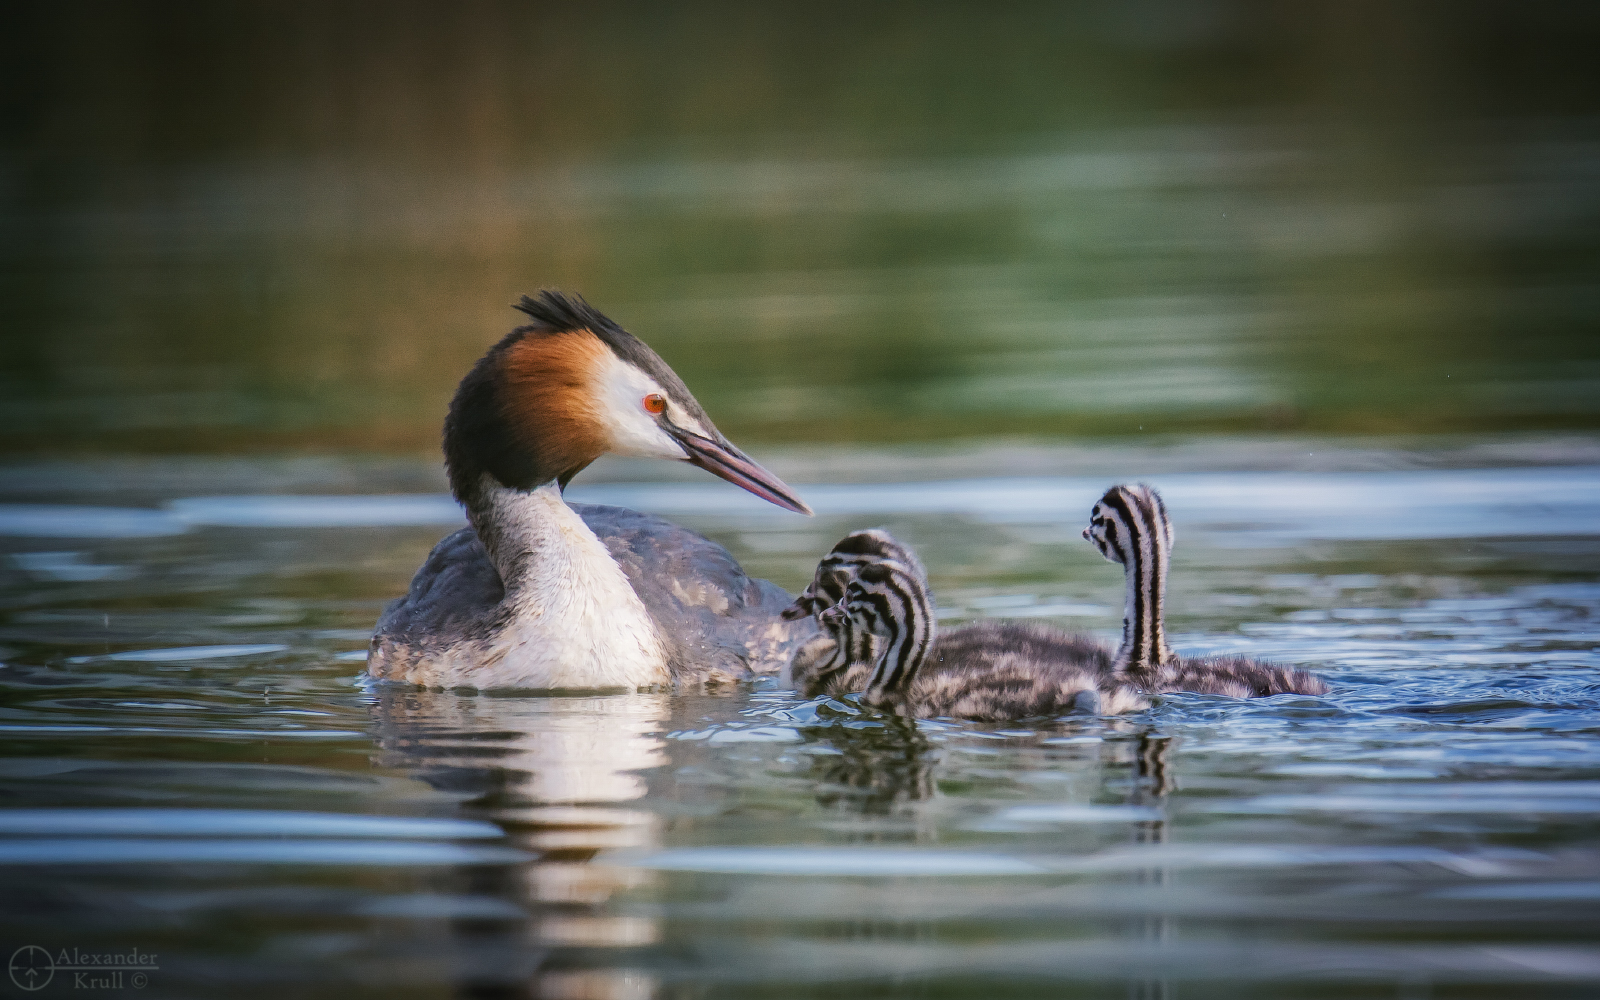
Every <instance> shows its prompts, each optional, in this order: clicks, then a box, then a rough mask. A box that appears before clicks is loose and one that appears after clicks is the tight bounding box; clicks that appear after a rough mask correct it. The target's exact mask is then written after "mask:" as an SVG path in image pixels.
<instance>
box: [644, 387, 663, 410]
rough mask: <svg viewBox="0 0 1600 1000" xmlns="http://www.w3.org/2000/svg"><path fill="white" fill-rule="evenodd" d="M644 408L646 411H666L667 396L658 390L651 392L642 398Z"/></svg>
mask: <svg viewBox="0 0 1600 1000" xmlns="http://www.w3.org/2000/svg"><path fill="white" fill-rule="evenodd" d="M644 409H645V412H646V413H665V412H667V397H665V396H663V395H661V393H659V392H652V393H651V394H650V395H648V396H646V397H645V398H644Z"/></svg>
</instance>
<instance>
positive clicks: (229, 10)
mask: <svg viewBox="0 0 1600 1000" xmlns="http://www.w3.org/2000/svg"><path fill="white" fill-rule="evenodd" d="M0 34H3V38H4V40H3V41H0V48H3V51H0V56H3V67H4V68H3V69H0V73H3V74H4V87H3V91H4V95H3V102H4V103H3V132H0V331H3V332H0V338H3V344H0V449H5V450H8V451H12V452H19V451H61V450H83V449H97V450H140V451H240V450H281V449H326V450H344V451H354V450H360V451H373V450H378V451H427V450H431V449H433V448H434V447H435V442H436V441H437V436H438V428H439V423H440V420H441V418H442V415H443V412H444V407H445V405H446V403H447V401H448V399H449V396H450V393H451V391H452V390H453V388H454V385H455V382H456V380H457V379H458V378H459V377H460V376H461V374H462V373H463V372H464V371H465V370H466V368H467V367H468V365H470V363H471V362H472V361H473V359H475V358H476V357H477V356H478V355H479V354H480V353H481V352H482V351H483V350H484V348H485V347H486V346H487V345H488V344H490V343H492V342H493V341H494V340H496V339H497V338H498V337H500V336H501V335H502V334H503V333H505V332H506V331H507V330H508V329H510V328H511V326H512V325H514V322H515V319H516V316H515V314H513V312H512V311H511V310H510V309H509V308H508V306H509V304H510V303H511V302H513V301H514V300H515V299H516V297H517V296H518V295H520V294H522V293H524V292H532V291H534V290H536V289H538V288H540V287H546V286H550V287H559V288H563V289H566V290H569V291H575V292H581V293H582V294H583V295H585V296H587V297H588V298H589V299H590V300H591V301H592V302H594V303H595V304H596V305H597V306H599V307H600V308H601V309H602V310H604V311H606V312H608V313H610V314H611V315H613V316H614V317H615V318H616V319H618V320H619V321H621V322H622V323H623V324H624V325H625V326H627V327H628V328H629V329H631V330H632V331H633V332H635V333H637V334H639V335H640V336H642V337H643V338H644V339H645V340H646V341H647V342H649V343H650V344H651V345H652V346H654V347H655V348H656V349H657V350H658V351H659V352H660V353H661V354H662V355H663V356H664V357H665V358H666V359H667V360H668V361H669V363H671V364H672V365H673V366H674V367H675V368H676V369H677V370H678V371H679V373H680V374H682V375H683V376H684V378H685V380H686V381H687V382H688V383H689V385H690V387H691V388H692V389H693V390H694V391H695V392H696V393H697V395H698V396H699V397H700V399H701V401H702V402H703V403H704V404H705V405H706V406H707V408H708V409H709V410H710V412H711V414H712V415H713V417H714V418H715V419H716V420H717V421H718V423H719V424H720V425H721V426H722V429H723V430H724V431H726V432H728V433H729V434H730V436H732V437H734V438H735V439H736V440H739V441H741V442H745V443H760V442H785V441H819V442H829V441H865V442H875V441H876V442H894V441H919V440H920V441H927V440H940V439H948V438H953V437H961V436H983V435H999V434H1025V435H1037V436H1042V437H1065V436H1071V435H1082V434H1091V435H1120V434H1137V433H1140V432H1143V433H1147V434H1148V433H1203V432H1209V431H1234V432H1236V431H1268V432H1273V431H1288V430H1293V431H1297V432H1312V433H1316V432H1329V433H1350V432H1355V433H1368V432H1372V433H1389V432H1436V431H1471V432H1484V431H1502V430H1518V429H1536V428H1546V429H1548V428H1567V429H1579V428H1592V427H1595V426H1596V425H1597V424H1600V336H1597V335H1596V334H1597V329H1596V327H1597V322H1596V316H1597V315H1600V266H1597V265H1600V85H1597V83H1600V79H1597V78H1600V71H1597V70H1596V68H1595V67H1596V65H1597V61H1596V59H1595V57H1594V53H1595V51H1596V50H1597V49H1600V44H1597V43H1600V5H1595V4H1592V3H1587V4H1577V3H1573V4H1555V3H1545V2H1538V0H1533V2H1519V3H1487V2H1479V3H1468V2H1464V3H1453V4H1420V3H1383V2H1370V3H1368V2H1349V0H1344V2H1304V3H1289V2H1285V3H1266V2H1256V0H1238V2H1230V0H1217V2H1207V3H1175V2H1166V0H1134V2H1117V0H1106V2H1098V3H1079V4H1064V3H1053V4H1021V5H1011V6H1007V7H1006V8H1005V9H1003V10H983V9H980V7H979V5H948V6H937V5H929V4H909V3H905V4H863V3H851V4H827V3H812V4H806V5H795V6H790V7H778V6H773V5H760V4H750V5H742V6H734V5H705V4H698V5H697V4H692V3H691V4H675V5H670V6H669V5H661V6H657V7H643V6H637V5H618V4H607V3H590V4H582V5H571V6H544V5H533V4H514V3H461V4H433V3H411V4H406V3H391V4H381V5H380V4H344V5H334V4H311V3H298V4H296V3H265V2H263V3H206V4H199V3H168V4H138V3H127V4H90V3H54V4H42V3H37V4H25V5H19V6H18V7H16V8H15V9H13V10H11V11H10V13H9V14H8V19H7V22H6V25H5V29H4V31H3V33H0Z"/></svg>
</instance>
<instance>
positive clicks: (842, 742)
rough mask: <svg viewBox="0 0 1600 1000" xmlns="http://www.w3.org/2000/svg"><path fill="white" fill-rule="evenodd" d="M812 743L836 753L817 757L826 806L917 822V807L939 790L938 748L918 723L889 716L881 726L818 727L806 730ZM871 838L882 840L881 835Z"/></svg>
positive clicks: (815, 776) (816, 777)
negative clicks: (936, 771) (935, 777)
mask: <svg viewBox="0 0 1600 1000" xmlns="http://www.w3.org/2000/svg"><path fill="white" fill-rule="evenodd" d="M800 734H801V736H802V737H803V738H804V739H805V740H806V742H807V743H809V744H813V745H819V744H822V745H825V746H826V747H827V748H828V749H831V750H832V751H836V752H834V753H826V754H815V755H813V756H812V758H811V761H812V763H811V775H810V777H811V780H813V781H814V782H816V788H817V790H816V798H817V802H818V803H819V804H820V805H822V806H823V807H824V808H827V809H832V810H838V811H841V812H847V813H854V814H858V815H861V816H872V817H886V818H910V819H915V817H916V814H917V808H916V807H917V805H918V804H919V803H921V802H924V801H926V800H928V799H931V798H933V797H934V795H935V794H936V793H937V791H938V788H937V786H936V785H935V784H934V780H933V768H934V765H935V763H936V762H937V760H938V755H937V753H936V752H935V749H934V745H933V744H932V743H931V742H929V741H928V739H927V737H926V736H924V735H923V734H922V732H921V731H919V730H918V729H917V726H916V723H915V722H913V721H911V720H908V719H903V718H900V717H898V716H888V717H886V718H885V720H884V722H883V724H882V725H881V726H872V727H867V728H852V727H848V726H814V727H806V728H804V729H802V730H801V731H800ZM869 839H879V838H878V834H877V832H874V833H872V834H871V835H870V837H869Z"/></svg>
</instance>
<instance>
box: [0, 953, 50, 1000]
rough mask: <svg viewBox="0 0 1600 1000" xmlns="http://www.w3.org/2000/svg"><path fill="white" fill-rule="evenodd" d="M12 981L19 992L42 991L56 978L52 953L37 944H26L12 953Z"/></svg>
mask: <svg viewBox="0 0 1600 1000" xmlns="http://www.w3.org/2000/svg"><path fill="white" fill-rule="evenodd" d="M10 972H11V981H12V982H13V983H16V984H17V989H19V990H28V991H30V992H31V991H33V990H42V989H44V988H45V987H46V986H49V985H50V980H51V979H54V978H55V974H56V963H55V960H54V959H52V958H51V957H50V953H49V952H48V951H45V950H44V949H43V948H41V947H39V946H38V945H36V944H25V945H23V946H22V947H21V948H18V949H17V950H16V951H14V952H12V953H11V966H10Z"/></svg>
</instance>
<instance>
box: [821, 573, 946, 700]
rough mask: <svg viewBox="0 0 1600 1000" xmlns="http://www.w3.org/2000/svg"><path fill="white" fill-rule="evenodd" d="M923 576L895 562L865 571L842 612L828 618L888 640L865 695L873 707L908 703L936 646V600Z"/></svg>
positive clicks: (846, 597) (847, 596)
mask: <svg viewBox="0 0 1600 1000" xmlns="http://www.w3.org/2000/svg"><path fill="white" fill-rule="evenodd" d="M920 570H921V567H920V566H918V567H915V568H913V567H911V566H907V565H906V564H904V563H900V562H895V561H893V560H884V561H881V562H876V563H872V564H870V565H867V566H863V567H862V568H861V571H860V573H858V574H857V576H856V578H855V579H854V580H852V581H851V582H850V584H849V586H848V587H846V589H845V594H844V601H843V603H842V605H840V606H839V607H840V609H841V610H840V611H836V612H833V613H832V614H829V615H825V616H824V620H825V621H826V620H827V619H829V618H844V619H846V620H848V621H849V622H850V624H851V626H852V628H853V629H855V630H859V631H862V632H866V633H870V634H873V635H877V636H879V637H880V638H881V639H883V649H882V650H881V651H880V652H879V654H878V661H877V663H876V664H875V665H874V667H873V670H872V676H871V678H870V679H869V680H868V681H867V688H866V692H865V694H864V695H863V698H864V700H865V701H866V702H867V704H869V705H882V704H885V703H888V702H898V701H904V699H905V696H906V694H907V692H908V691H909V690H910V689H911V684H912V682H913V681H914V680H916V676H917V671H918V670H920V669H921V668H922V663H923V660H924V659H926V658H927V655H928V650H929V649H930V648H931V647H932V646H933V638H934V617H933V595H932V593H931V592H930V591H929V589H928V582H927V579H926V577H924V576H923V575H922V573H921V572H920Z"/></svg>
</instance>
